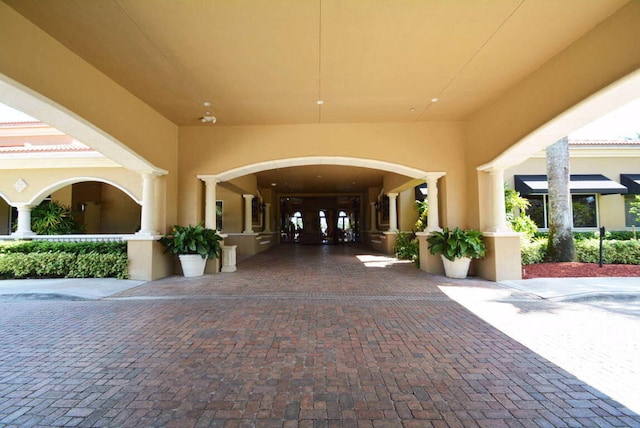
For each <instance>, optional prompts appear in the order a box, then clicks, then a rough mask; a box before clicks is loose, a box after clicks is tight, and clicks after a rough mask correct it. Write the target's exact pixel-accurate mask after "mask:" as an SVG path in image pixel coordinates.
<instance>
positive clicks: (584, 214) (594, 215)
mask: <svg viewBox="0 0 640 428" xmlns="http://www.w3.org/2000/svg"><path fill="white" fill-rule="evenodd" d="M524 197H525V198H527V199H528V200H529V203H530V204H531V206H530V207H529V209H528V210H527V215H529V217H531V220H533V221H534V222H535V224H536V225H537V226H538V228H539V229H548V228H549V199H548V196H547V195H528V196H524ZM597 201H598V198H597V197H596V195H595V194H590V195H571V211H572V213H573V227H574V228H596V227H598V206H597Z"/></svg>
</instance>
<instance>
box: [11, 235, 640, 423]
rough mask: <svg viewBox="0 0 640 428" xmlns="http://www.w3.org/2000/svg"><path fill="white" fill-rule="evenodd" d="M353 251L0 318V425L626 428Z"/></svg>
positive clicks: (566, 383) (416, 277)
mask: <svg viewBox="0 0 640 428" xmlns="http://www.w3.org/2000/svg"><path fill="white" fill-rule="evenodd" d="M357 250H358V249H352V248H349V247H336V248H322V247H298V246H284V247H280V248H278V249H274V250H272V251H270V252H268V253H265V254H262V255H259V256H256V257H254V258H253V259H249V260H247V261H246V262H244V263H242V264H241V265H240V266H239V269H240V270H239V271H238V272H236V273H234V274H219V275H211V276H207V277H205V278H201V279H194V280H186V279H183V278H171V279H167V280H162V281H157V282H152V283H148V284H146V285H144V286H141V287H139V288H137V289H134V290H131V291H129V292H126V293H123V294H122V295H119V296H117V298H113V299H107V300H103V301H93V302H60V301H55V302H54V301H24V302H20V301H18V302H16V301H12V302H9V303H0V337H1V339H0V425H1V426H21V427H22V426H82V427H93V426H95V427H106V426H108V427H112V426H136V427H138V426H169V427H171V426H173V427H310V428H311V427H314V428H315V427H371V428H380V427H501V426H504V427H529V426H542V427H562V426H640V417H639V416H637V415H634V414H633V413H632V412H630V411H629V410H627V409H625V408H624V407H622V406H621V405H619V404H617V403H616V402H614V401H613V400H610V399H608V398H607V397H605V396H603V395H602V394H600V393H599V392H598V391H596V390H594V389H593V388H590V387H589V386H587V385H585V384H584V383H582V382H581V381H579V380H578V379H576V378H574V377H572V376H571V375H569V374H568V373H566V372H564V371H563V370H561V369H559V368H558V367H556V366H554V365H553V364H551V363H549V362H548V361H546V360H544V359H543V358H542V357H540V356H538V355H536V354H535V353H533V352H531V351H529V350H528V349H526V348H524V347H523V346H521V345H520V344H518V343H517V342H515V341H513V340H511V339H510V338H508V337H507V336H505V335H504V334H502V333H500V332H499V331H498V330H496V329H494V328H492V327H491V326H489V325H488V324H486V323H484V322H483V321H481V320H480V319H479V318H477V317H476V316H474V315H473V314H471V313H470V312H468V311H467V310H466V309H464V308H463V307H462V306H460V305H458V304H457V303H455V302H453V301H452V300H449V299H448V298H447V297H446V296H445V295H444V294H442V293H441V292H440V291H439V290H438V288H437V285H439V284H442V283H446V282H447V281H446V280H445V279H444V278H436V277H432V276H429V275H426V274H424V273H423V272H420V271H418V270H416V269H414V268H413V267H412V266H409V265H393V266H389V267H384V268H383V267H365V266H364V265H363V263H362V262H360V261H358V259H356V258H355V257H354V256H355V255H357V254H364V253H363V252H362V251H357ZM318 253H319V254H318Z"/></svg>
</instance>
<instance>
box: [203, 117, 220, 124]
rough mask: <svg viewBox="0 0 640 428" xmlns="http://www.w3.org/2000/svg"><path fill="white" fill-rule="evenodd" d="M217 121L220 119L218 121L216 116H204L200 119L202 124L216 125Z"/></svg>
mask: <svg viewBox="0 0 640 428" xmlns="http://www.w3.org/2000/svg"><path fill="white" fill-rule="evenodd" d="M217 121H218V119H216V117H215V116H208V115H205V116H202V117H201V118H200V122H202V123H211V124H214V123H216V122H217Z"/></svg>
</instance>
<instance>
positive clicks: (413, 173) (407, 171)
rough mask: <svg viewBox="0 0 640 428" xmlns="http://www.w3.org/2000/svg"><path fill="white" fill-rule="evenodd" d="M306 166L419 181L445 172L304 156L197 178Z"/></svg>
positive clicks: (228, 177)
mask: <svg viewBox="0 0 640 428" xmlns="http://www.w3.org/2000/svg"><path fill="white" fill-rule="evenodd" d="M307 165H341V166H350V167H360V168H372V169H379V170H383V171H388V172H395V173H397V174H400V175H405V176H407V177H410V178H420V179H422V178H424V177H426V176H428V175H434V174H437V175H438V176H439V177H442V176H444V175H445V174H446V173H445V172H435V171H424V170H420V169H416V168H411V167H407V166H404V165H400V164H396V163H391V162H386V161H381V160H375V159H364V158H354V157H346V156H305V157H298V158H287V159H274V160H270V161H264V162H258V163H254V164H251V165H245V166H241V167H238V168H234V169H230V170H227V171H223V172H221V173H219V174H198V175H197V177H198V178H199V179H200V180H207V179H217V180H220V181H229V180H233V179H235V178H238V177H242V176H245V175H249V174H254V173H256V172H260V171H266V170H270V169H277V168H288V167H292V166H307Z"/></svg>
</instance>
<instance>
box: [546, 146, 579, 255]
mask: <svg viewBox="0 0 640 428" xmlns="http://www.w3.org/2000/svg"><path fill="white" fill-rule="evenodd" d="M547 180H548V183H549V184H548V189H549V242H548V243H547V260H548V261H552V262H571V261H574V260H575V257H576V250H575V244H574V242H573V233H572V231H571V227H572V220H571V195H570V192H569V140H568V138H567V137H564V138H562V139H561V140H559V141H557V142H555V143H554V144H552V145H550V146H549V147H547Z"/></svg>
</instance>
